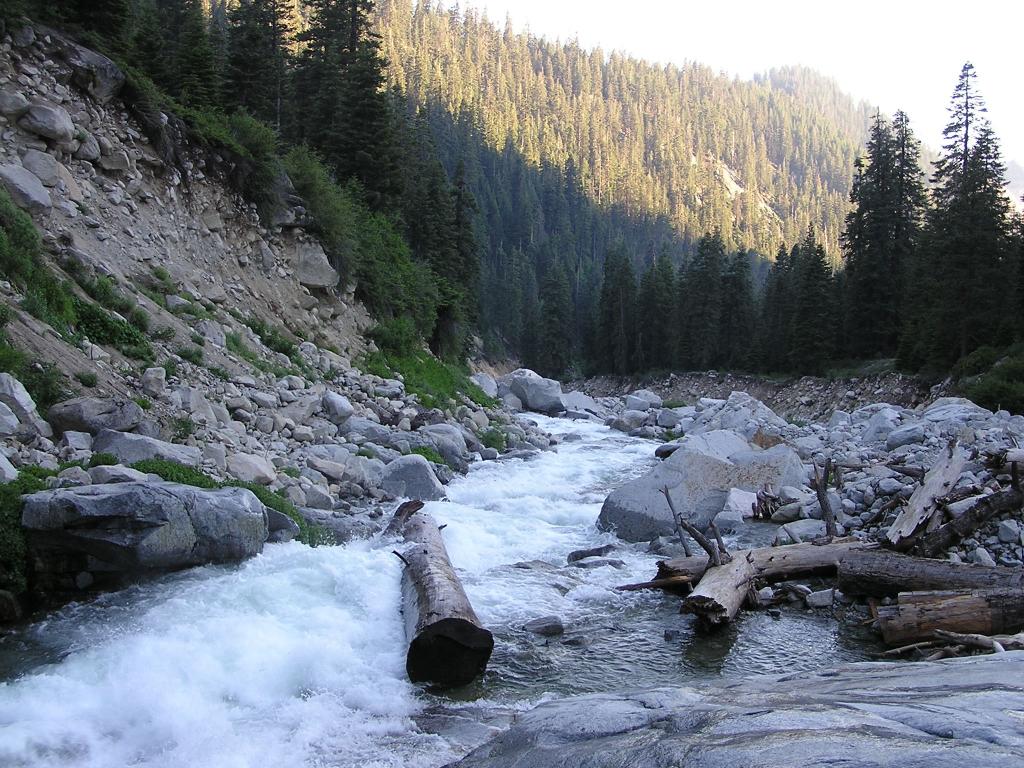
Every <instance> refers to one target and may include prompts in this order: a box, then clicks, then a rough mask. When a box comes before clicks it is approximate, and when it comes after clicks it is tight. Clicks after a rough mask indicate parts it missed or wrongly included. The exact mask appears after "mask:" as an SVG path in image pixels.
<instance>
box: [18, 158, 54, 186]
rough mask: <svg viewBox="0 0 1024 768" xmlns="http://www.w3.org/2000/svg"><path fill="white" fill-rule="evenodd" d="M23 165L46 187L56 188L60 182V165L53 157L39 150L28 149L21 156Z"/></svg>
mask: <svg viewBox="0 0 1024 768" xmlns="http://www.w3.org/2000/svg"><path fill="white" fill-rule="evenodd" d="M21 164H22V165H23V166H24V167H25V170H27V171H30V172H31V173H32V174H33V175H34V176H35V177H36V178H37V179H39V181H41V182H42V183H43V186H44V187H55V186H57V182H58V181H60V163H58V162H57V159H56V158H55V157H54V156H53V155H50V154H47V153H46V152H40V151H39V150H38V149H28V150H25V154H24V155H22V156H21Z"/></svg>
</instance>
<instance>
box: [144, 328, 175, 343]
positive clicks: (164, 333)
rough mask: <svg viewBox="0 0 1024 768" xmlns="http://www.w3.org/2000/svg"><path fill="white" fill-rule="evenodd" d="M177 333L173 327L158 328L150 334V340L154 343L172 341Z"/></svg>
mask: <svg viewBox="0 0 1024 768" xmlns="http://www.w3.org/2000/svg"><path fill="white" fill-rule="evenodd" d="M174 335H175V331H174V329H173V328H171V326H169V325H168V326H166V327H165V328H157V329H156V330H155V331H153V332H152V333H150V334H149V338H151V339H152V340H153V341H170V340H171V339H173V338H174Z"/></svg>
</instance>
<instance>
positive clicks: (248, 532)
mask: <svg viewBox="0 0 1024 768" xmlns="http://www.w3.org/2000/svg"><path fill="white" fill-rule="evenodd" d="M21 522H22V525H23V526H24V527H25V528H26V529H27V530H28V531H29V534H30V541H31V543H32V545H33V546H35V547H39V548H45V549H57V550H60V551H68V552H74V553H81V554H85V555H89V556H91V557H94V558H96V559H97V560H100V561H102V562H103V563H106V564H108V565H110V566H113V567H114V568H117V569H120V570H125V571H136V570H147V569H169V568H183V567H186V566H192V565H201V564H203V563H221V562H235V561H239V560H243V559H245V558H247V557H251V556H253V555H255V554H257V553H259V552H260V551H261V550H262V548H263V542H264V541H266V539H267V533H268V531H267V514H266V510H265V509H264V507H263V504H261V503H260V501H259V499H257V498H256V497H255V496H254V495H253V494H252V492H251V491H247V490H245V489H244V488H222V489H218V490H204V489H200V488H194V487H192V486H189V485H178V484H176V483H163V482H160V483H149V482H143V483H116V484H107V485H87V486H82V487H79V488H62V489H58V490H54V491H43V492H41V493H34V494H32V495H30V496H28V497H26V499H25V506H24V509H23V511H22V518H21Z"/></svg>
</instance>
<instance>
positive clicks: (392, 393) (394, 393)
mask: <svg viewBox="0 0 1024 768" xmlns="http://www.w3.org/2000/svg"><path fill="white" fill-rule="evenodd" d="M373 393H374V394H375V395H377V397H384V398H387V399H388V400H397V399H399V398H402V397H404V396H405V385H404V384H403V383H402V382H400V381H398V380H397V379H385V380H384V381H383V382H381V383H380V384H378V385H377V386H375V387H374V388H373Z"/></svg>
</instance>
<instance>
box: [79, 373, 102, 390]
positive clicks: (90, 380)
mask: <svg viewBox="0 0 1024 768" xmlns="http://www.w3.org/2000/svg"><path fill="white" fill-rule="evenodd" d="M75 378H76V379H78V383H79V384H81V385H82V386H83V387H95V386H96V382H97V377H96V374H95V373H93V372H92V371H78V372H77V373H76V374H75Z"/></svg>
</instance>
